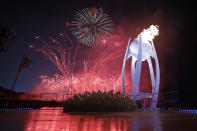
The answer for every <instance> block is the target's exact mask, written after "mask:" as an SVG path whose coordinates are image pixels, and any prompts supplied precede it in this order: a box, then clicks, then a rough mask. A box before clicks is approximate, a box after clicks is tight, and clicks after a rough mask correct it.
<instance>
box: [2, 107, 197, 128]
mask: <svg viewBox="0 0 197 131" xmlns="http://www.w3.org/2000/svg"><path fill="white" fill-rule="evenodd" d="M196 123H197V117H196V116H194V115H189V114H181V113H175V112H171V113H170V112H166V113H165V112H164V113H161V112H133V113H83V114H79V113H78V114H77V113H75V114H68V113H63V112H62V109H60V108H59V109H57V108H56V109H55V110H52V109H41V110H34V111H18V112H17V111H15V112H0V130H1V131H4V130H5V131H7V130H11V131H15V130H16V131H165V130H168V131H171V130H172V131H175V130H179V131H184V130H193V129H194V130H195V129H196Z"/></svg>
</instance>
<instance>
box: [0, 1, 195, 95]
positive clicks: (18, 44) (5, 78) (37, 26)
mask: <svg viewBox="0 0 197 131" xmlns="http://www.w3.org/2000/svg"><path fill="white" fill-rule="evenodd" d="M193 5H194V3H183V2H180V1H179V0H176V1H171V2H168V1H163V2H161V1H159V0H153V1H151V2H150V1H149V0H136V1H132V0H128V1H124V0H78V1H77V0H70V1H69V0H64V1H60V0H56V1H55V0H53V1H51V0H40V1H38V0H33V1H29V0H28V1H27V0H26V1H20V0H18V1H10V0H4V1H1V2H0V18H1V19H0V26H10V27H12V28H13V29H14V30H15V31H16V33H17V35H18V39H17V40H15V41H14V42H13V44H12V46H10V48H9V49H8V51H7V52H5V53H1V54H0V63H1V64H0V86H2V87H5V88H10V87H11V85H12V83H13V80H14V78H15V74H16V72H17V68H18V66H19V64H20V60H21V58H22V56H23V54H24V53H25V54H27V55H28V56H30V57H32V60H33V64H32V65H31V66H30V67H28V68H26V69H24V70H23V71H22V72H21V74H20V77H19V79H18V81H17V83H16V87H15V90H16V91H22V92H30V91H31V90H32V88H33V86H32V83H36V82H38V81H39V75H40V74H46V72H47V73H48V74H50V73H53V72H57V70H56V68H55V67H54V66H53V65H52V63H51V62H49V61H48V60H47V59H46V58H45V57H44V56H43V55H41V54H40V53H38V52H35V51H32V50H31V49H28V48H27V44H28V43H30V42H31V41H32V39H33V37H34V36H35V35H41V36H42V37H44V38H47V37H48V36H51V35H56V34H57V33H59V32H62V31H64V30H65V25H64V22H65V21H70V20H71V19H72V16H73V15H74V14H75V12H76V11H77V10H79V9H83V8H89V7H103V8H104V10H105V11H107V13H108V14H109V15H110V16H111V17H112V19H113V20H114V22H115V24H118V23H121V20H125V19H129V20H132V19H137V18H140V17H143V15H146V16H148V15H149V14H152V13H154V12H156V11H157V10H162V11H163V12H164V15H165V13H166V14H167V16H170V15H171V14H172V15H173V16H174V18H175V25H178V30H179V35H178V37H177V38H176V39H175V40H173V41H175V42H172V44H173V45H172V47H173V49H174V51H173V52H174V53H172V54H171V55H170V57H171V58H169V61H167V62H166V67H171V66H172V67H173V68H172V69H171V71H172V72H173V73H172V77H177V79H176V80H177V81H176V82H175V86H179V88H180V90H181V91H182V90H183V91H182V92H186V94H187V95H188V96H189V95H190V92H189V91H187V89H189V90H194V89H195V88H196V86H195V85H194V84H195V78H194V76H195V75H196V74H195V73H196V69H195V67H196V66H195V64H194V60H195V58H194V52H195V50H194V49H195V48H194V44H195V40H194V38H195V36H194V28H193V26H194V8H193ZM165 18H166V19H164V21H168V17H165ZM179 26H181V27H179ZM169 48H171V47H169ZM174 69H176V70H174ZM192 74H193V75H194V76H192ZM161 77H162V76H161ZM182 94H183V93H182ZM191 94H193V95H192V96H195V94H194V93H191Z"/></svg>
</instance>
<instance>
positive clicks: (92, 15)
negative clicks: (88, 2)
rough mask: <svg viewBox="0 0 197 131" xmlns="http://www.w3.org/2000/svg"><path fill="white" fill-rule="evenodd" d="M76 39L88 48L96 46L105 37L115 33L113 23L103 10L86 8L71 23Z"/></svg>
mask: <svg viewBox="0 0 197 131" xmlns="http://www.w3.org/2000/svg"><path fill="white" fill-rule="evenodd" d="M71 26H72V27H71V31H72V34H73V35H74V37H75V38H76V39H77V40H78V41H79V42H80V43H83V44H85V45H87V46H90V47H92V46H94V45H95V44H96V43H97V41H98V40H100V39H102V37H103V36H104V35H110V34H111V33H112V32H113V23H112V20H111V18H110V17H109V15H108V14H106V13H104V12H103V9H102V8H100V9H96V8H91V9H90V8H86V9H82V10H79V11H78V12H77V13H76V15H75V17H74V20H73V21H72V22H71Z"/></svg>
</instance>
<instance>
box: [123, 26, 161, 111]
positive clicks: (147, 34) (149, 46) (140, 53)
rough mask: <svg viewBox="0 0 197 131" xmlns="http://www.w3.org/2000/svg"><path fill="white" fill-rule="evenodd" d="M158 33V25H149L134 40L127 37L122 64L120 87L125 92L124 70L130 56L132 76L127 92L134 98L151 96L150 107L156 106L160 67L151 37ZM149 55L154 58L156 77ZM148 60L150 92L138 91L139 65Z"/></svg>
mask: <svg viewBox="0 0 197 131" xmlns="http://www.w3.org/2000/svg"><path fill="white" fill-rule="evenodd" d="M158 34H159V30H158V26H154V25H151V26H150V28H148V29H144V30H143V32H141V33H140V34H139V35H138V36H137V37H136V38H135V40H134V41H132V42H131V38H129V41H128V45H127V49H126V53H125V57H124V61H123V66H122V88H123V92H125V83H124V72H125V64H126V61H127V60H128V59H129V58H130V57H132V61H131V77H132V88H133V89H132V93H131V94H129V95H130V96H132V98H133V99H134V100H139V99H140V98H146V96H147V95H148V97H149V98H150V97H151V98H152V101H151V105H150V107H152V108H156V106H157V100H158V93H159V83H160V69H159V62H158V58H157V54H156V51H155V47H154V44H153V39H154V37H155V36H157V35H158ZM151 57H152V58H153V59H154V60H155V66H156V73H155V74H156V77H155V75H154V70H153V66H152V61H151ZM146 60H147V62H148V66H149V70H150V76H151V84H152V93H140V92H139V85H140V75H141V65H142V62H143V61H146Z"/></svg>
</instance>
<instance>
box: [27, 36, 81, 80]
mask: <svg viewBox="0 0 197 131" xmlns="http://www.w3.org/2000/svg"><path fill="white" fill-rule="evenodd" d="M59 36H60V39H61V40H57V39H54V38H52V37H50V42H46V41H44V40H42V39H41V38H40V37H39V36H36V37H35V39H37V40H39V42H40V43H42V45H41V46H40V45H29V47H30V48H33V49H35V50H36V51H39V52H41V53H43V54H44V55H45V56H46V57H47V58H48V59H49V60H50V61H51V62H52V63H53V64H54V65H55V66H56V67H57V69H58V70H59V71H60V72H61V73H62V75H63V76H64V77H65V78H67V79H69V80H71V79H72V74H73V72H74V69H75V58H76V55H77V50H78V48H79V46H78V45H74V44H73V42H72V40H71V39H70V37H69V36H68V35H67V34H66V33H60V34H59ZM60 41H61V42H60Z"/></svg>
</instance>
